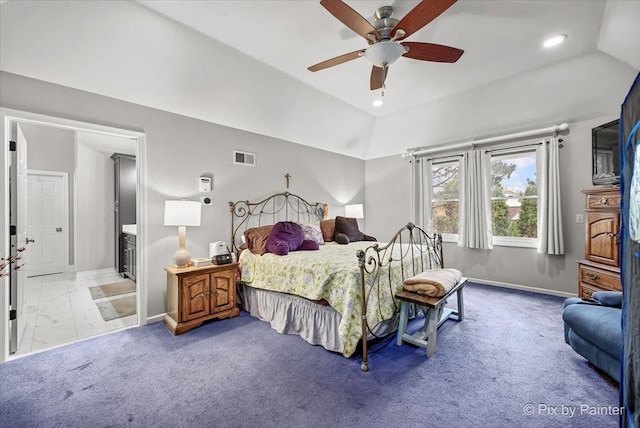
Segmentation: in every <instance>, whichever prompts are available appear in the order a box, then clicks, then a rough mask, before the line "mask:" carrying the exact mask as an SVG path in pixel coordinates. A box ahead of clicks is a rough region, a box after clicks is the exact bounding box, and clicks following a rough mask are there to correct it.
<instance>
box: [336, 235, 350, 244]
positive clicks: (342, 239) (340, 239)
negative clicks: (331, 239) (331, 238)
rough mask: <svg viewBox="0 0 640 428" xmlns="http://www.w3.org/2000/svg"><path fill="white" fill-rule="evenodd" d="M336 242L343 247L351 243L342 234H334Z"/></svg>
mask: <svg viewBox="0 0 640 428" xmlns="http://www.w3.org/2000/svg"><path fill="white" fill-rule="evenodd" d="M336 242H337V243H338V244H342V245H344V244H348V243H349V242H351V241H350V240H349V237H348V236H347V235H345V234H344V233H336Z"/></svg>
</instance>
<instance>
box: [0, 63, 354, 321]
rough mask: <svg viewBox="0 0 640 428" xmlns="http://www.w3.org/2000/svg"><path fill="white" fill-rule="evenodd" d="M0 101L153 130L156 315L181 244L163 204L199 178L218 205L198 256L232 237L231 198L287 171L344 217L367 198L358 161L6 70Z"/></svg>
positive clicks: (193, 234)
mask: <svg viewBox="0 0 640 428" xmlns="http://www.w3.org/2000/svg"><path fill="white" fill-rule="evenodd" d="M212 102H218V101H215V100H214V101H212ZM0 106H2V107H6V108H11V109H15V110H22V111H28V112H34V113H40V114H46V115H49V116H58V117H63V118H67V119H72V120H79V121H84V122H90V123H98V124H101V125H106V126H112V127H118V128H123V129H129V130H134V131H141V132H144V133H145V134H146V139H147V161H146V170H147V177H146V178H147V183H148V188H147V189H146V190H147V199H146V200H145V201H143V203H144V204H145V205H146V212H147V216H146V218H143V221H145V222H146V224H147V242H146V245H145V251H146V252H147V260H148V273H147V276H146V278H147V289H148V301H147V304H148V316H149V317H152V316H154V315H158V314H161V313H163V312H164V311H165V295H166V275H165V272H164V270H163V267H164V266H167V265H169V264H170V263H171V258H172V256H173V253H174V252H175V250H176V248H177V230H175V228H173V227H165V226H163V209H164V201H165V200H167V199H174V198H182V197H184V198H187V199H196V198H199V196H200V194H199V193H198V178H199V177H200V175H202V174H213V177H214V178H213V182H214V183H213V193H212V194H211V196H212V197H213V204H212V205H211V206H207V207H203V209H202V225H201V226H200V227H199V228H195V227H193V228H188V230H187V246H188V248H189V250H190V251H191V254H192V255H193V256H194V257H202V256H205V255H208V251H209V250H208V248H209V242H211V241H215V240H225V241H228V240H229V236H230V233H231V232H230V213H229V205H228V202H229V201H232V200H233V201H236V200H246V199H250V200H255V199H257V198H262V197H264V196H267V195H269V194H271V193H274V192H277V191H284V190H286V185H285V178H284V175H285V174H286V173H289V174H291V175H292V179H291V187H290V189H289V191H291V192H292V193H296V194H299V195H300V196H302V197H304V198H305V199H307V200H308V201H310V202H315V201H318V202H327V203H328V204H329V208H330V214H331V215H332V216H335V215H337V214H342V213H343V212H344V211H343V209H344V208H343V207H344V205H345V204H347V203H350V202H363V201H364V200H365V192H364V168H365V162H364V161H363V160H359V159H356V158H352V157H348V156H344V155H339V154H336V153H330V152H327V151H323V150H318V149H314V148H310V147H307V146H303V145H299V144H293V143H290V142H287V141H284V140H279V139H276V138H270V137H265V136H261V135H258V134H254V133H251V132H246V131H241V130H237V129H232V128H228V127H225V126H221V125H216V124H212V123H208V122H203V121H201V120H197V119H193V118H189V117H185V116H180V115H176V114H172V113H167V112H164V111H160V110H155V109H151V108H148V107H144V106H140V105H136V104H131V103H127V102H124V101H120V100H115V99H113V98H108V97H104V96H100V95H96V94H91V93H88V92H82V91H79V90H76V89H70V88H67V87H63V86H59V85H54V84H50V83H46V82H43V81H39V80H34V79H30V78H27V77H23V76H18V75H15V74H11V73H6V72H1V73H0ZM234 149H241V150H247V151H250V152H254V153H256V155H257V166H256V167H255V168H251V167H246V166H241V165H233V163H232V155H233V150H234ZM138 245H142V244H140V243H138ZM78 251H80V250H79V248H78Z"/></svg>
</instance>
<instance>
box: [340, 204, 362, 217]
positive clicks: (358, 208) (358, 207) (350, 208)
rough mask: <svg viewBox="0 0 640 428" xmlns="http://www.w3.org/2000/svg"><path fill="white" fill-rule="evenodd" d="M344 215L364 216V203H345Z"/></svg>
mask: <svg viewBox="0 0 640 428" xmlns="http://www.w3.org/2000/svg"><path fill="white" fill-rule="evenodd" d="M344 216H345V217H353V218H364V210H363V208H362V204H352V205H345V207H344Z"/></svg>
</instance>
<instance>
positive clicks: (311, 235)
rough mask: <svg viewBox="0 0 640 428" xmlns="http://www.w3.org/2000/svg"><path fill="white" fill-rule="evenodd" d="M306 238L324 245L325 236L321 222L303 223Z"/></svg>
mask: <svg viewBox="0 0 640 428" xmlns="http://www.w3.org/2000/svg"><path fill="white" fill-rule="evenodd" d="M300 226H301V227H302V233H304V239H305V240H306V239H308V240H311V241H314V242H315V243H316V244H318V245H324V237H323V236H322V230H320V225H319V224H301V225H300Z"/></svg>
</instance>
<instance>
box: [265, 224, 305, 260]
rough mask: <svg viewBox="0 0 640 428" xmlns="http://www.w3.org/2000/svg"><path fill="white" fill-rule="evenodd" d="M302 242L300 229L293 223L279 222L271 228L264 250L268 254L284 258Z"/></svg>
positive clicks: (302, 235) (302, 236)
mask: <svg viewBox="0 0 640 428" xmlns="http://www.w3.org/2000/svg"><path fill="white" fill-rule="evenodd" d="M303 242H304V233H303V232H302V227H300V225H299V224H298V223H294V222H293V221H280V222H278V223H276V224H275V225H274V226H273V229H271V232H269V237H268V238H267V242H266V245H265V248H266V250H267V251H268V252H270V253H273V254H277V255H279V256H286V255H287V254H289V251H294V250H296V249H298V247H300V246H301V245H302V243H303Z"/></svg>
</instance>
